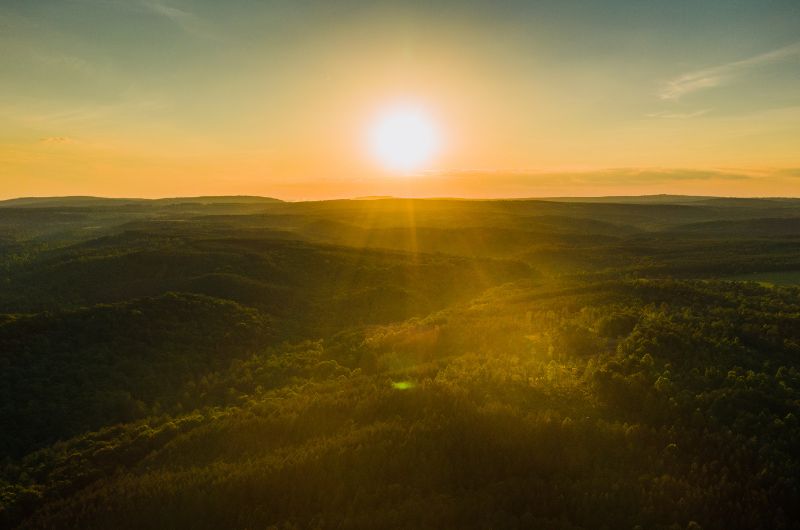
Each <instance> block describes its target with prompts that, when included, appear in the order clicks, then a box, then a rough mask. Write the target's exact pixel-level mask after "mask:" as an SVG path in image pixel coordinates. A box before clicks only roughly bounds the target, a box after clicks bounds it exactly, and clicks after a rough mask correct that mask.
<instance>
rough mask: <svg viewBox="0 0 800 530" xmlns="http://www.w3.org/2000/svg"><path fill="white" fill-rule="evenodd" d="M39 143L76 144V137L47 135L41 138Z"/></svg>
mask: <svg viewBox="0 0 800 530" xmlns="http://www.w3.org/2000/svg"><path fill="white" fill-rule="evenodd" d="M39 143H43V144H74V143H75V139H74V138H70V137H69V136H46V137H44V138H39Z"/></svg>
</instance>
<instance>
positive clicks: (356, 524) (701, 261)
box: [0, 198, 800, 530]
mask: <svg viewBox="0 0 800 530" xmlns="http://www.w3.org/2000/svg"><path fill="white" fill-rule="evenodd" d="M209 201H210V202H209V204H207V205H202V204H195V203H192V202H189V203H183V202H178V203H174V204H160V203H159V204H156V203H149V202H146V201H145V202H142V203H135V204H127V205H124V206H123V205H119V204H113V205H108V204H104V205H102V206H100V205H97V206H91V205H87V204H82V205H81V206H80V207H77V206H73V207H65V206H63V205H61V206H54V205H50V206H49V207H48V208H47V209H45V210H43V211H42V212H40V213H38V214H33V215H31V216H26V215H24V214H23V213H20V212H19V211H18V209H16V208H15V210H14V211H12V212H10V213H7V214H6V216H5V217H3V216H0V225H2V223H3V222H4V221H3V219H5V222H6V225H3V226H5V229H6V231H7V233H8V234H10V236H9V238H8V239H4V240H2V242H0V255H2V259H0V264H2V268H0V275H2V278H0V279H2V280H3V281H2V282H0V293H1V294H2V297H0V306H1V307H2V308H3V311H5V314H3V315H0V398H2V399H0V425H2V428H0V456H1V457H2V468H1V469H0V527H9V528H12V527H19V528H24V529H36V528H88V529H91V528H97V529H105V528H119V529H126V528H131V529H134V528H136V529H140V528H194V529H202V528H209V529H211V528H215V529H216V528H242V529H245V528H519V529H523V528H539V527H541V528H555V529H573V528H656V529H658V528H662V529H673V528H686V529H692V530H695V529H698V528H732V529H734V528H748V529H750V528H764V529H766V528H793V527H796V526H797V524H798V521H800V508H798V505H797V502H796V500H797V499H798V498H800V483H799V482H798V477H800V449H799V448H800V424H799V422H798V418H800V366H798V359H800V287H796V286H792V285H786V286H772V285H760V284H756V283H752V282H736V281H724V280H718V279H714V277H715V276H725V277H727V276H728V275H729V274H731V273H732V271H733V272H735V271H738V270H740V269H741V270H745V271H758V270H761V271H779V270H788V269H791V267H792V266H794V265H793V264H797V263H800V245H799V244H798V241H797V239H796V237H795V236H794V232H793V231H792V230H791V227H793V226H795V225H794V224H793V223H794V222H795V221H794V220H793V219H794V217H792V216H795V217H796V216H797V211H796V209H797V205H796V204H794V203H792V202H791V201H786V202H780V201H779V202H770V201H766V203H767V204H764V203H762V202H761V201H754V202H753V203H745V204H742V203H740V202H738V201H734V203H733V204H728V203H727V202H724V201H723V202H715V201H702V200H700V199H694V200H693V201H690V202H691V204H689V203H685V204H684V203H681V204H677V203H676V204H670V203H668V201H667V199H666V198H664V199H663V200H659V201H653V202H652V204H647V205H644V204H635V203H628V204H624V205H612V204H603V203H598V204H582V203H547V202H538V201H509V202H504V201H480V202H462V201H333V202H328V203H306V204H298V205H293V204H285V203H280V202H247V201H246V200H245V199H241V201H243V202H241V201H240V202H237V203H235V204H233V203H231V204H228V203H225V202H220V200H217V199H214V200H211V199H209ZM31 207H33V206H31V205H28V204H26V205H25V208H31ZM51 208H54V210H53V209H51ZM59 208H79V210H74V209H73V210H67V211H60V210H59ZM21 209H22V207H21V206H20V208H19V210H21ZM0 210H1V208H0ZM115 211H117V212H118V215H119V217H118V219H117V224H115V222H114V216H113V213H114V212H115ZM768 212H772V213H771V215H767V213H768ZM56 214H58V215H56ZM159 216H161V217H159ZM767 217H769V218H771V219H772V220H770V221H764V220H763V219H766V218H767ZM80 219H84V220H87V219H88V221H87V222H92V223H97V224H98V226H101V227H102V230H103V231H105V235H103V237H97V235H98V234H95V233H93V234H92V235H91V236H81V235H80V234H81V232H80V230H79V228H80ZM157 219H160V220H157ZM724 219H730V220H731V221H736V222H735V223H732V224H730V225H727V224H726V223H725V222H721V221H722V220H724ZM748 220H749V221H748ZM26 223H27V225H26ZM47 223H50V225H47ZM18 225H22V228H19V229H18ZM48 226H50V227H49V228H48ZM58 227H60V228H58ZM732 227H734V228H732ZM776 227H777V228H776ZM787 227H788V228H787ZM23 228H24V229H23ZM57 228H58V230H57ZM736 230H738V232H736ZM732 231H734V232H735V234H734V235H731V233H732ZM58 234H60V235H58ZM770 234H772V235H770ZM734 236H735V237H734ZM795 270H800V269H795Z"/></svg>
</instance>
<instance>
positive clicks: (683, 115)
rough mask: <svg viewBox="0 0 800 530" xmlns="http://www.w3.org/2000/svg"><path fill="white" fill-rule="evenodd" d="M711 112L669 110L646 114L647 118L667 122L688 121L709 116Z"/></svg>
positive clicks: (708, 110)
mask: <svg viewBox="0 0 800 530" xmlns="http://www.w3.org/2000/svg"><path fill="white" fill-rule="evenodd" d="M711 110H712V109H701V110H695V111H693V112H670V111H668V110H662V111H659V112H651V113H650V114H646V116H647V117H648V118H662V119H666V120H686V119H689V118H696V117H697V116H702V115H703V114H708V113H709V112H711Z"/></svg>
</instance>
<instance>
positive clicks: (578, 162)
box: [0, 0, 800, 200]
mask: <svg viewBox="0 0 800 530" xmlns="http://www.w3.org/2000/svg"><path fill="white" fill-rule="evenodd" d="M397 105H413V106H414V107H415V108H417V109H422V111H423V112H424V113H425V115H426V116H427V118H428V119H429V120H430V121H431V122H432V123H434V124H435V126H436V128H437V132H438V135H439V137H440V141H439V143H438V144H437V149H436V151H435V153H434V154H433V155H432V156H431V158H430V159H429V160H427V161H426V162H425V163H424V164H423V165H422V166H421V167H417V168H415V170H414V171H404V172H397V171H392V170H391V168H387V167H386V166H385V164H382V163H381V160H378V159H376V157H375V154H374V153H373V152H371V151H370V148H369V143H370V142H369V138H368V136H369V134H370V131H371V130H374V128H375V121H376V120H377V119H379V118H378V117H379V116H380V115H381V114H382V113H385V112H386V110H387V109H392V108H395V107H396V106H397ZM652 193H674V194H691V195H717V196H800V2H798V1H797V0H752V1H750V0H747V1H746V0H671V1H666V0H664V1H656V0H604V1H602V2H601V1H598V0H587V1H574V0H573V1H571V0H548V1H536V0H528V1H512V0H505V1H503V0H499V1H494V2H489V1H486V2H479V1H470V0H462V1H434V0H429V1H409V2H390V1H374V2H349V1H339V2H335V1H313V0H294V1H280V2H279V1H269V0H261V1H257V0H226V1H225V2H219V1H216V0H36V1H35V2H33V1H30V0H0V198H10V197H18V196H52V195H101V196H116V197H165V196H194V195H234V194H251V195H264V196H272V197H278V198H281V199H286V200H309V199H323V198H339V197H356V196H368V195H395V196H414V197H424V196H438V197H442V196H445V197H537V196H596V195H639V194H652Z"/></svg>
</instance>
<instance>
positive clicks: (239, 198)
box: [0, 195, 283, 208]
mask: <svg viewBox="0 0 800 530" xmlns="http://www.w3.org/2000/svg"><path fill="white" fill-rule="evenodd" d="M275 202H283V201H281V200H280V199H275V198H272V197H259V196H255V195H207V196H199V197H166V198H162V199H140V198H117V197H93V196H90V195H85V196H83V195H74V196H65V197H19V198H16V199H7V200H4V201H0V208H9V207H12V208H52V207H75V208H78V207H86V206H119V205H121V204H141V205H147V204H157V205H169V204H252V203H275Z"/></svg>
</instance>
